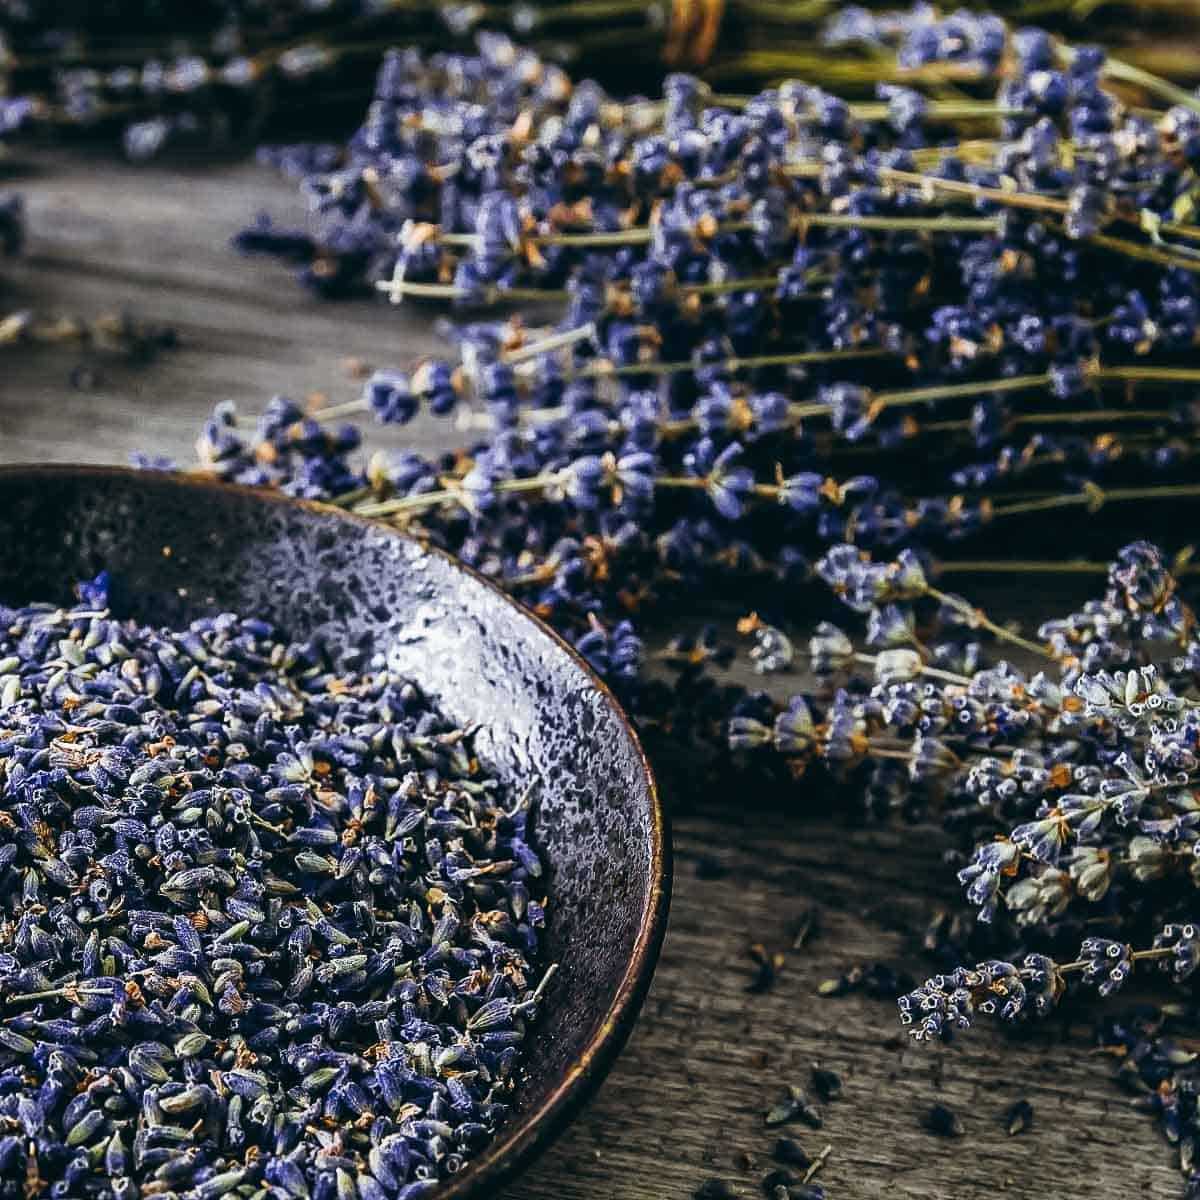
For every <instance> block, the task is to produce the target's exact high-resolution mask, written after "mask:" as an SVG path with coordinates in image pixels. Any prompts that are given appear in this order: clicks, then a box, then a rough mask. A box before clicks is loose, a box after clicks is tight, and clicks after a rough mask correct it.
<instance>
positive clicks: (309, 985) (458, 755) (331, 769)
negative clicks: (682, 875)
mask: <svg viewBox="0 0 1200 1200" xmlns="http://www.w3.org/2000/svg"><path fill="white" fill-rule="evenodd" d="M79 593H80V601H79V603H78V604H77V605H76V606H75V607H73V608H70V609H64V608H61V607H56V606H54V605H49V604H34V605H30V606H27V607H23V608H18V609H11V608H0V710H2V713H3V718H2V721H0V725H2V726H3V729H2V732H0V1197H4V1198H5V1200H10V1198H11V1200H16V1198H17V1197H24V1198H25V1200H34V1198H35V1197H42V1196H50V1197H57V1198H62V1200H85V1198H87V1197H97V1198H101V1197H103V1198H105V1200H108V1198H112V1200H134V1198H136V1197H137V1196H139V1195H140V1196H150V1195H154V1196H157V1197H159V1198H160V1200H171V1198H173V1197H180V1198H184V1200H215V1198H216V1197H219V1196H253V1197H261V1198H263V1200H266V1198H267V1197H270V1198H272V1200H285V1198H286V1200H307V1198H309V1197H311V1198H312V1200H333V1197H335V1196H336V1197H339V1198H344V1197H348V1196H354V1197H357V1198H358V1200H383V1198H395V1200H413V1198H414V1197H417V1196H423V1195H426V1194H428V1193H429V1192H430V1191H432V1190H435V1189H436V1188H437V1186H438V1184H439V1181H441V1180H444V1179H445V1178H447V1177H448V1176H450V1175H452V1174H454V1173H455V1172H457V1171H459V1170H460V1169H461V1168H462V1167H463V1165H464V1164H465V1163H466V1162H467V1161H468V1160H469V1159H470V1158H471V1156H472V1155H473V1154H475V1153H476V1152H477V1151H478V1150H479V1149H480V1148H481V1147H483V1146H484V1145H486V1144H487V1142H488V1141H489V1139H490V1138H491V1137H492V1135H493V1133H494V1131H495V1130H496V1128H497V1127H498V1126H499V1125H500V1124H501V1123H502V1122H503V1121H504V1119H505V1117H506V1115H507V1113H508V1111H509V1106H510V1102H511V1096H512V1093H513V1090H514V1088H515V1086H516V1085H517V1083H518V1082H519V1071H520V1062H521V1053H522V1045H523V1043H524V1041H525V1037H526V1031H527V1028H528V1025H529V1022H530V1021H531V1019H532V1018H533V1017H534V1015H535V1014H536V1011H537V1009H538V1006H539V1004H540V1002H541V998H542V994H543V989H544V987H545V985H546V982H547V981H548V980H549V978H550V977H551V975H552V974H553V971H552V969H549V970H547V969H545V968H544V967H543V966H541V965H539V929H540V927H541V926H542V924H543V922H544V907H543V905H544V889H543V886H542V866H541V863H540V861H539V859H538V857H537V855H536V853H535V852H534V851H533V850H532V849H531V848H530V845H529V843H528V841H527V840H526V838H527V833H528V830H527V817H528V802H529V795H528V794H525V795H523V796H518V795H516V794H506V791H505V789H504V788H503V787H502V786H501V785H500V784H499V783H498V782H497V781H496V780H494V779H491V778H489V777H487V776H486V775H485V774H483V773H482V772H481V770H480V768H479V765H478V763H477V762H476V761H475V759H474V756H473V754H472V750H471V734H470V733H469V732H468V731H464V730H461V729H456V728H454V727H453V726H452V725H451V724H449V723H448V722H447V721H446V720H444V719H443V718H442V717H441V716H440V715H439V714H438V713H437V712H435V711H434V710H433V709H432V708H431V707H430V705H429V703H428V702H427V701H426V699H425V698H424V697H423V696H422V694H421V691H420V688H419V686H418V685H417V684H415V683H414V682H412V681H410V680H408V679H405V678H402V677H399V676H396V675H394V674H393V673H391V672H390V671H389V670H388V669H387V667H386V665H385V664H384V663H383V662H382V661H380V660H377V659H376V658H372V657H370V656H369V655H367V654H365V653H364V654H363V655H362V656H361V658H362V661H359V662H354V661H348V662H343V663H340V664H339V666H338V668H337V669H335V668H334V666H333V665H332V664H331V662H330V661H329V660H328V659H327V655H326V653H325V651H324V650H323V648H322V646H320V645H318V644H316V643H314V642H291V641H288V640H286V639H285V638H284V637H283V636H282V635H281V634H280V633H279V632H277V631H276V630H275V629H273V628H272V627H271V626H269V625H267V624H265V623H264V622H262V621H260V620H256V619H253V618H241V617H237V616H234V615H232V614H224V615H221V616H218V617H215V618H211V619H210V618H204V619H199V620H196V621H195V622H193V623H192V624H191V625H190V626H189V627H188V628H187V629H183V630H179V631H172V630H165V629H156V628H151V627H147V626H143V625H139V624H137V623H135V622H133V621H131V620H122V619H119V618H118V617H116V616H114V615H113V614H112V613H111V612H110V611H109V609H108V606H107V597H106V580H105V579H104V578H103V577H101V578H99V579H97V580H95V581H93V582H92V583H90V584H85V585H82V586H81V587H80V589H79ZM538 975H540V980H539V978H538V977H537V976H538Z"/></svg>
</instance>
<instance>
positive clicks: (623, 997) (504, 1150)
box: [0, 467, 670, 1200]
mask: <svg viewBox="0 0 1200 1200" xmlns="http://www.w3.org/2000/svg"><path fill="white" fill-rule="evenodd" d="M0 526H2V528H3V546H4V553H3V555H0V600H3V601H7V602H9V603H13V602H23V601H28V600H34V599H46V600H59V601H67V600H69V599H70V598H71V596H70V589H71V584H72V583H73V582H74V581H75V580H78V579H84V578H91V577H92V576H94V575H95V574H96V573H97V572H99V571H100V570H104V569H107V570H108V571H109V572H110V573H111V587H110V597H111V604H112V607H113V609H114V611H115V612H116V613H118V614H119V615H121V616H133V617H138V618H140V619H143V620H148V621H155V622H162V623H165V624H178V623H180V622H186V621H189V620H191V619H192V618H194V617H197V616H200V615H204V614H213V613H217V612H220V611H230V610H232V611H237V612H241V613H245V614H253V615H256V616H261V617H264V618H266V619H268V620H271V621H274V622H275V623H277V624H278V625H280V626H281V627H282V628H284V629H285V630H287V632H288V633H289V634H290V635H292V636H295V637H300V638H307V637H310V636H312V635H314V634H318V635H324V636H325V637H326V638H327V641H328V644H329V645H330V647H331V648H333V649H334V650H336V648H337V647H338V646H350V645H362V644H363V643H368V644H376V645H383V646H385V647H386V648H387V653H388V656H389V659H390V661H391V663H392V664H393V665H394V666H395V668H396V669H397V670H399V671H401V672H403V673H406V674H409V675H411V676H412V677H413V678H414V679H416V680H418V681H419V682H420V684H421V686H422V688H423V689H424V690H425V691H426V692H427V693H429V694H430V695H431V696H432V697H433V698H434V699H435V700H436V702H437V704H438V706H439V707H440V708H441V709H442V711H443V712H445V713H446V715H447V716H449V717H451V718H453V719H454V720H455V721H456V722H462V723H473V724H474V723H478V724H480V725H481V726H482V729H481V731H480V733H479V734H478V736H477V739H476V745H477V748H478V752H479V754H480V757H481V758H482V759H485V760H486V761H487V763H488V765H489V766H490V767H492V768H493V769H494V770H495V771H496V772H497V773H498V774H500V775H501V777H504V776H507V777H508V778H510V779H514V780H518V781H521V782H525V781H530V780H533V779H536V780H538V781H539V787H538V792H537V793H536V795H537V807H536V809H535V816H536V830H537V834H536V841H537V843H538V846H539V848H540V850H541V851H542V853H543V855H544V856H545V858H546V860H547V863H548V870H549V879H550V888H551V896H552V903H551V906H550V910H549V923H548V924H549V927H548V931H547V941H548V947H547V949H548V955H549V959H548V961H556V962H559V963H560V964H561V967H560V971H559V974H558V977H557V981H556V983H555V986H554V990H553V992H552V1002H551V1003H550V1004H549V1005H548V1006H547V1009H546V1013H545V1015H544V1017H543V1018H542V1020H541V1021H540V1023H539V1026H538V1029H537V1037H536V1038H535V1039H534V1040H533V1041H532V1044H531V1046H530V1054H529V1058H528V1060H527V1062H528V1079H527V1081H526V1083H525V1086H524V1087H523V1088H522V1090H521V1093H520V1097H519V1101H518V1105H517V1111H516V1113H515V1114H514V1116H513V1118H512V1119H511V1120H510V1121H509V1123H508V1124H507V1125H506V1126H505V1127H504V1128H503V1129H502V1130H501V1132H500V1135H499V1137H498V1138H497V1139H496V1140H495V1142H493V1144H492V1145H491V1146H490V1147H489V1148H488V1150H487V1151H486V1152H485V1153H484V1154H482V1155H481V1156H480V1157H479V1158H478V1159H476V1160H475V1161H474V1162H473V1163H472V1164H471V1166H470V1167H469V1168H468V1169H467V1170H466V1171H464V1172H463V1173H462V1174H461V1175H459V1176H458V1177H456V1178H455V1179H453V1180H451V1181H449V1182H448V1183H447V1184H446V1185H445V1187H444V1188H443V1189H442V1190H441V1191H439V1192H438V1195H439V1197H444V1198H445V1200H450V1198H451V1197H453V1198H454V1200H461V1198H463V1197H467V1196H472V1197H481V1196H492V1195H494V1194H495V1193H496V1192H497V1190H498V1189H499V1188H500V1187H501V1186H503V1184H504V1183H505V1182H507V1181H508V1180H510V1179H511V1178H512V1177H513V1176H514V1175H516V1173H517V1172H518V1171H520V1170H521V1169H522V1168H523V1167H524V1166H526V1165H527V1164H528V1163H529V1162H530V1161H531V1160H532V1159H533V1158H534V1157H535V1156H536V1155H537V1154H538V1153H539V1152H540V1151H542V1150H543V1149H545V1147H546V1146H547V1145H548V1144H549V1143H550V1141H551V1140H552V1139H553V1138H554V1136H555V1135H556V1134H557V1133H559V1132H560V1131H561V1130H562V1129H563V1127H564V1126H565V1125H566V1123H567V1122H568V1121H569V1120H570V1118H571V1117H572V1116H574V1115H575V1113H576V1112H577V1111H578V1110H579V1108H580V1107H581V1105H582V1104H583V1103H584V1101H585V1100H586V1099H587V1098H588V1096H590V1095H591V1093H592V1092H593V1091H594V1090H595V1088H596V1086H597V1085H598V1084H599V1082H600V1080H601V1079H602V1078H603V1077H604V1075H605V1073H606V1072H607V1071H608V1069H609V1067H610V1066H611V1065H612V1063H613V1060H614V1059H615V1057H616V1055H617V1053H618V1052H619V1051H620V1049H621V1046H622V1045H623V1044H624V1042H625V1039H626V1037H627V1036H628V1034H629V1031H630V1029H631V1027H632V1026H633V1023H634V1020H635V1019H636V1017H637V1014H638V1010H639V1009H640V1007H641V1004H642V1000H643V999H644V997H645V994H646V990H647V988H648V987H649V984H650V977H651V975H652V974H653V971H654V964H655V961H656V959H657V957H658V950H659V945H660V943H661V941H662V936H663V930H664V927H665V925H666V917H667V898H668V892H669V887H670V849H669V847H670V843H669V840H668V837H667V831H666V828H665V823H664V817H663V812H662V808H661V806H660V804H659V799H658V794H657V792H656V790H655V784H654V779H653V776H652V775H651V773H650V768H649V766H648V764H647V762H646V759H645V756H644V754H643V753H642V749H641V747H640V746H639V744H638V741H637V738H636V737H635V735H634V733H633V731H632V729H631V728H630V727H629V723H628V722H627V720H626V719H625V717H624V715H623V714H622V712H621V710H620V708H619V707H618V706H617V703H616V701H615V700H614V699H613V697H612V695H611V693H610V692H609V691H608V689H607V688H606V687H605V686H604V684H603V683H601V682H600V680H599V679H597V678H596V676H595V675H593V674H592V672H591V671H590V670H589V669H588V667H587V666H586V665H585V664H584V662H583V661H582V659H580V658H579V656H578V655H576V654H575V652H574V651H573V650H571V649H570V648H569V647H568V646H567V645H566V644H565V643H564V642H563V641H562V640H561V639H560V638H559V637H558V636H557V635H556V634H554V633H553V632H551V631H550V630H549V629H548V628H546V626H544V625H542V624H541V623H540V622H538V621H537V620H535V619H534V618H533V617H531V616H529V615H528V614H527V613H525V612H524V611H523V610H521V609H520V608H518V606H517V605H516V604H515V603H514V602H513V601H511V600H510V599H508V597H506V596H505V595H504V594H503V593H502V592H500V591H499V590H498V589H496V588H495V587H493V586H492V585H491V584H490V583H487V582H486V581H485V580H483V579H482V578H481V577H480V576H478V575H476V574H474V573H473V572H471V571H469V570H467V569H466V568H465V567H463V566H462V565H461V564H459V563H456V562H455V561H454V560H453V559H452V558H450V557H449V556H448V555H445V554H443V553H441V552H439V551H435V550H430V549H428V548H426V547H424V546H422V545H421V544H420V543H419V542H417V541H415V540H413V539H412V538H409V537H406V536H404V535H402V534H400V533H398V532H396V531H394V530H391V529H388V528H386V527H384V526H382V525H379V524H376V523H373V522H370V521H365V520H362V519H359V518H356V517H351V516H348V515H346V514H344V513H341V512H339V511H337V510H335V509H332V508H328V507H325V506H322V505H313V504H303V503H300V502H296V501H289V500H286V499H282V498H278V497H272V496H270V495H267V494H265V493H259V492H254V491H251V490H249V489H245V488H236V487H230V486H226V485H222V484H214V483H211V482H207V481H199V480H191V479H188V478H186V477H182V476H173V475H163V474H156V473H147V472H135V471H128V470H122V469H117V468H111V469H106V468H93V467H8V468H0Z"/></svg>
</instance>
